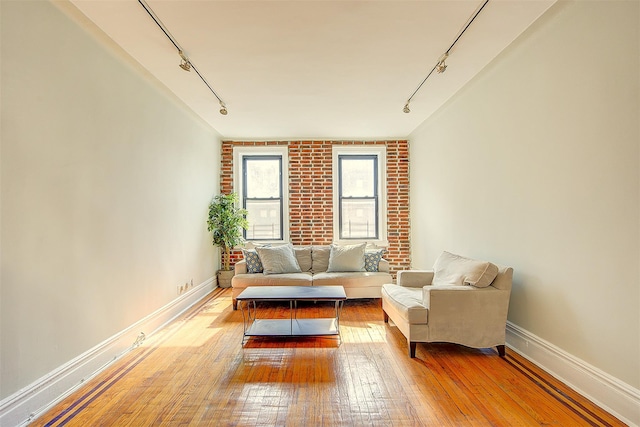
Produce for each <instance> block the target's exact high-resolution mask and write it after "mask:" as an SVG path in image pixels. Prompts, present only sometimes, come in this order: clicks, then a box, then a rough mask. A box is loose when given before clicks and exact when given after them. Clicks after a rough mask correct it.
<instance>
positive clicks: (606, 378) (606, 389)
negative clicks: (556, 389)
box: [507, 322, 640, 426]
mask: <svg viewBox="0 0 640 427" xmlns="http://www.w3.org/2000/svg"><path fill="white" fill-rule="evenodd" d="M507 346H508V347H509V348H510V349H512V350H514V351H515V352H517V353H519V354H520V355H522V356H523V357H525V358H527V359H529V360H530V361H532V362H533V363H535V364H536V365H538V366H540V367H541V368H542V369H544V370H545V371H546V372H548V373H550V374H551V375H553V376H554V377H556V378H558V379H559V380H560V381H562V382H564V383H565V384H567V385H568V386H570V387H571V388H573V389H574V390H576V391H577V392H579V393H580V394H582V395H583V396H585V397H586V398H588V399H589V400H591V401H593V402H594V403H596V404H597V405H598V406H600V407H601V408H603V409H605V410H606V411H608V412H609V413H611V414H612V415H614V416H616V417H617V418H618V419H620V420H621V421H623V422H625V423H627V424H628V425H630V426H640V409H639V408H640V390H638V389H636V388H634V387H632V386H630V385H629V384H626V383H624V382H622V381H620V380H619V379H617V378H615V377H613V376H611V375H609V374H607V373H605V372H603V371H601V370H600V369H598V368H596V367H594V366H591V365H589V364H588V363H586V362H585V361H583V360H580V359H578V358H577V357H575V356H572V355H571V354H569V353H567V352H565V351H563V350H562V349H560V348H558V347H556V346H554V345H553V344H551V343H549V342H547V341H545V340H543V339H542V338H540V337H538V336H536V335H534V334H532V333H531V332H529V331H527V330H525V329H522V328H520V327H519V326H517V325H515V324H513V323H511V322H507Z"/></svg>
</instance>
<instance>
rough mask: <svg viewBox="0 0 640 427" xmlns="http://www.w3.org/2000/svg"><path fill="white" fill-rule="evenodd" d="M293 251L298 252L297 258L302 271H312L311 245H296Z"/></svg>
mask: <svg viewBox="0 0 640 427" xmlns="http://www.w3.org/2000/svg"><path fill="white" fill-rule="evenodd" d="M293 251H294V252H295V254H296V260H297V261H298V265H299V266H300V270H301V271H311V265H312V261H311V246H294V247H293Z"/></svg>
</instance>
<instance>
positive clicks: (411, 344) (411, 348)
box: [409, 341, 416, 359]
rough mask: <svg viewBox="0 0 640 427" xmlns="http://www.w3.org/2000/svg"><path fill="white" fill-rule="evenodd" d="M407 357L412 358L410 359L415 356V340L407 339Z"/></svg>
mask: <svg viewBox="0 0 640 427" xmlns="http://www.w3.org/2000/svg"><path fill="white" fill-rule="evenodd" d="M409 357H410V358H412V359H413V358H415V357H416V342H415V341H409Z"/></svg>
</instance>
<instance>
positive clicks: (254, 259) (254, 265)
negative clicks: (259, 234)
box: [242, 249, 263, 273]
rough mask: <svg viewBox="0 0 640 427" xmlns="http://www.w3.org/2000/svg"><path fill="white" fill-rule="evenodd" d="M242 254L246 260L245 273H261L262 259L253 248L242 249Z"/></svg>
mask: <svg viewBox="0 0 640 427" xmlns="http://www.w3.org/2000/svg"><path fill="white" fill-rule="evenodd" d="M242 254H243V255H244V259H245V261H246V262H247V273H262V271H263V267H262V261H260V257H259V256H258V252H257V251H256V250H255V249H243V250H242Z"/></svg>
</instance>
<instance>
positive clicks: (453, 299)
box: [382, 252, 513, 358]
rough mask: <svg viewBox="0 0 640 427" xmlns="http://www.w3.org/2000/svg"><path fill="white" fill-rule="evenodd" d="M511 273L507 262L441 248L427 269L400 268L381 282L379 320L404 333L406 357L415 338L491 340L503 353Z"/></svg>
mask: <svg viewBox="0 0 640 427" xmlns="http://www.w3.org/2000/svg"><path fill="white" fill-rule="evenodd" d="M512 278H513V269H512V268H511V267H498V266H496V265H494V264H492V263H489V262H484V261H477V260H473V259H469V258H464V257H461V256H459V255H454V254H451V253H448V252H444V253H443V254H442V255H441V256H440V257H439V258H438V260H437V261H436V263H435V265H434V269H433V271H431V270H429V271H427V270H407V271H401V272H399V273H398V277H397V284H385V285H383V287H382V310H383V315H384V321H385V323H388V322H389V318H391V320H392V321H393V323H394V324H395V326H396V327H397V328H398V329H399V330H400V331H401V332H402V334H403V335H404V336H405V337H406V338H407V342H408V344H409V357H412V358H413V357H415V354H416V343H418V342H450V343H457V344H462V345H465V346H468V347H474V348H488V347H494V346H495V347H497V350H498V354H499V355H500V356H504V355H505V335H506V323H507V312H508V309H509V297H510V295H511V282H512Z"/></svg>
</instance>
